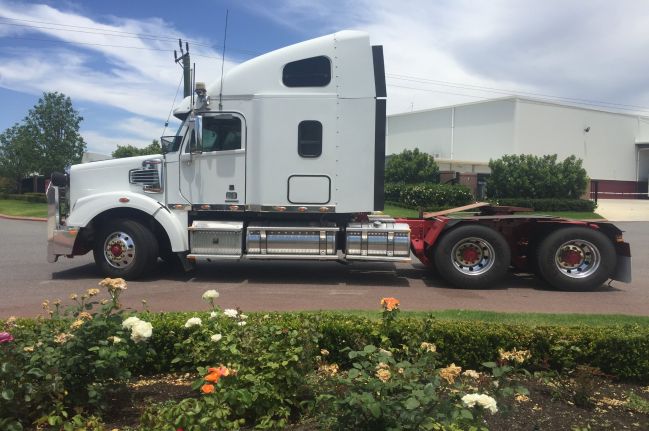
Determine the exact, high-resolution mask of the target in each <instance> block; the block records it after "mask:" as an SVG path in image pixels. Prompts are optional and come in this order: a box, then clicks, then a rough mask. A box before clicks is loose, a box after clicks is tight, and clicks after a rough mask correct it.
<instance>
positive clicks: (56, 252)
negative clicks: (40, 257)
mask: <svg viewBox="0 0 649 431" xmlns="http://www.w3.org/2000/svg"><path fill="white" fill-rule="evenodd" d="M46 195H47V261H48V262H50V263H53V262H56V261H57V260H58V258H59V256H71V255H72V251H73V249H74V242H75V241H76V239H77V235H78V234H79V229H78V228H76V227H71V226H63V225H61V214H60V207H59V188H58V187H56V186H54V185H52V184H50V185H49V187H48V188H47V192H46Z"/></svg>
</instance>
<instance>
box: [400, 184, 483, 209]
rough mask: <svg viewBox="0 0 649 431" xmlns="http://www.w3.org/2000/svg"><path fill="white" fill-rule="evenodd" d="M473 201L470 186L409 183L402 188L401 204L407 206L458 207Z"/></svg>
mask: <svg viewBox="0 0 649 431" xmlns="http://www.w3.org/2000/svg"><path fill="white" fill-rule="evenodd" d="M471 202H473V195H472V194H471V190H469V188H468V187H465V186H461V185H450V184H409V185H405V186H403V187H402V188H401V195H400V199H399V204H400V205H402V206H404V207H406V208H424V209H435V208H444V207H458V206H462V205H467V204H469V203H471Z"/></svg>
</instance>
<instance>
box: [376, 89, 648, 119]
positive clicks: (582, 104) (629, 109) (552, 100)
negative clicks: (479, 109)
mask: <svg viewBox="0 0 649 431" xmlns="http://www.w3.org/2000/svg"><path fill="white" fill-rule="evenodd" d="M388 87H397V88H406V89H409V90H416V91H426V92H432V93H442V94H451V95H455V96H464V97H472V98H475V99H482V100H492V99H491V98H489V97H484V96H477V95H475V94H466V93H452V92H448V91H441V90H433V89H429V88H416V87H408V86H405V85H397V84H388ZM508 95H509V96H513V97H515V96H517V94H515V93H509V94H508ZM536 99H538V100H540V101H543V102H555V103H556V102H557V99H554V98H548V97H540V96H537V97H536ZM573 103H574V102H573ZM576 104H578V105H581V106H586V107H596V108H608V109H617V110H623V111H632V112H641V113H647V112H649V110H640V109H637V108H622V107H611V106H605V105H598V104H593V103H584V102H580V103H576Z"/></svg>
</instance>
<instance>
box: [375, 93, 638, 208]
mask: <svg viewBox="0 0 649 431" xmlns="http://www.w3.org/2000/svg"><path fill="white" fill-rule="evenodd" d="M387 136H388V139H387V146H386V152H387V154H388V155H391V154H397V153H400V152H401V151H403V150H404V149H414V148H419V149H420V150H421V151H424V152H427V153H429V154H431V155H433V156H434V157H435V159H436V161H437V162H438V164H439V165H440V169H442V170H450V171H456V172H473V173H488V172H489V168H488V166H487V164H488V163H489V159H496V158H499V157H501V156H503V155H505V154H534V155H539V156H540V155H544V154H557V155H558V156H559V159H561V160H562V159H564V158H566V157H568V156H570V155H573V154H574V155H575V156H577V157H578V158H581V159H582V160H583V161H584V168H585V169H586V171H587V172H588V175H589V177H590V178H591V179H592V180H598V181H597V183H598V188H599V191H600V193H601V192H604V195H603V196H600V197H611V198H614V197H617V198H619V197H639V196H640V195H634V194H635V193H640V192H643V193H645V197H646V192H647V182H648V180H649V178H648V177H649V117H643V116H639V115H630V114H623V113H617V112H608V111H603V110H596V109H588V108H581V107H575V106H568V105H562V104H557V103H549V102H545V101H540V100H535V99H529V98H522V97H507V98H502V99H494V100H487V101H483V102H476V103H467V104H462V105H456V106H449V107H444V108H436V109H429V110H424V111H415V112H407V113H402V114H396V115H391V116H389V117H388V127H387ZM594 183H595V182H594V181H593V184H594ZM617 193H624V194H625V195H618V194H617Z"/></svg>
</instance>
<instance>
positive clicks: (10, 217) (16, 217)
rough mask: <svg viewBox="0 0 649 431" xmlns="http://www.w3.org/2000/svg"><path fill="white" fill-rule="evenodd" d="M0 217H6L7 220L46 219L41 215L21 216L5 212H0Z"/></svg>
mask: <svg viewBox="0 0 649 431" xmlns="http://www.w3.org/2000/svg"><path fill="white" fill-rule="evenodd" d="M0 218H3V219H7V220H23V221H47V219H46V218H43V217H21V216H10V215H6V214H0Z"/></svg>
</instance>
